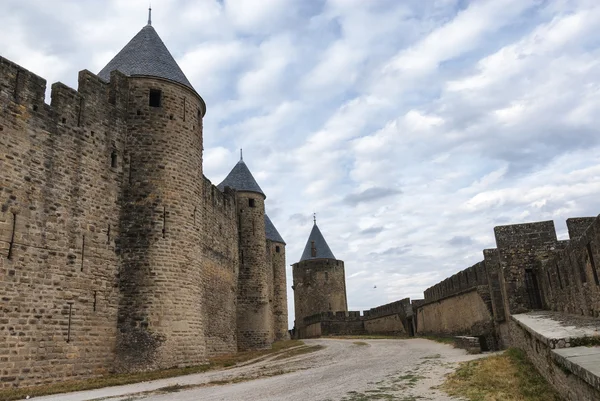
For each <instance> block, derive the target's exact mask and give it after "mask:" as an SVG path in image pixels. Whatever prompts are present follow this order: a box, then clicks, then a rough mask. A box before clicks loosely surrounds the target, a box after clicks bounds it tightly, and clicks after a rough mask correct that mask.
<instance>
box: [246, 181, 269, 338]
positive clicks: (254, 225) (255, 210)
mask: <svg viewBox="0 0 600 401" xmlns="http://www.w3.org/2000/svg"><path fill="white" fill-rule="evenodd" d="M237 208H238V213H239V214H238V219H239V228H238V231H239V235H240V237H239V238H240V256H239V257H240V272H239V281H238V289H237V290H238V293H237V297H238V298H237V330H238V333H237V341H238V349H240V350H248V349H257V348H268V347H270V346H271V344H272V342H273V305H272V303H271V302H269V296H270V295H271V287H272V286H270V285H269V282H270V277H272V265H271V264H269V263H267V256H266V255H267V252H266V241H267V240H266V236H265V196H264V195H261V194H257V193H254V192H245V191H244V192H242V191H240V192H237ZM269 256H270V255H269ZM271 283H272V279H271Z"/></svg>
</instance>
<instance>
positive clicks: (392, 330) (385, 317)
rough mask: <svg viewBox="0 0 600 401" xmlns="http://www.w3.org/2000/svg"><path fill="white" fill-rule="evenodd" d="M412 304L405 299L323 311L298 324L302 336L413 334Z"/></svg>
mask: <svg viewBox="0 0 600 401" xmlns="http://www.w3.org/2000/svg"><path fill="white" fill-rule="evenodd" d="M410 327H412V306H411V302H410V299H408V298H405V299H402V300H399V301H395V302H392V303H389V304H385V305H381V306H378V307H376V308H371V309H369V310H368V311H363V313H362V315H361V313H360V312H359V311H347V312H346V311H337V312H320V313H316V314H314V315H311V316H307V317H306V318H304V319H303V322H302V325H300V326H296V329H297V330H298V332H297V336H298V338H311V337H319V336H344V335H366V334H373V335H390V336H405V335H409V334H410V333H411V329H410Z"/></svg>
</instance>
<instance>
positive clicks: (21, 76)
mask: <svg viewBox="0 0 600 401" xmlns="http://www.w3.org/2000/svg"><path fill="white" fill-rule="evenodd" d="M45 88H46V81H45V80H44V79H42V78H40V77H38V76H36V75H34V74H32V73H31V72H29V71H26V70H24V69H23V68H22V67H20V66H18V65H16V64H14V63H11V62H10V61H8V60H6V59H4V58H1V57H0V171H1V172H2V174H1V175H0V297H1V300H2V303H1V304H0V388H8V387H17V386H30V385H37V384H46V383H51V382H57V381H62V380H65V379H74V378H87V377H95V376H101V375H103V374H106V373H108V372H112V371H139V370H149V369H156V368H164V367H172V366H186V365H193V364H199V363H204V362H206V358H207V357H208V356H211V355H217V354H223V353H231V352H235V351H236V350H237V349H238V344H241V347H240V348H243V349H248V348H262V347H266V346H269V345H270V344H271V342H272V341H273V337H276V338H281V337H282V333H284V332H286V331H287V330H286V329H287V327H285V326H286V325H284V321H286V320H287V303H286V302H285V297H286V292H285V249H284V248H283V246H281V247H280V252H279V253H277V252H275V251H273V252H269V254H271V253H272V255H274V256H273V257H271V258H270V262H269V263H267V247H268V246H271V245H273V244H269V243H267V241H266V238H265V227H264V202H263V201H264V197H263V196H262V195H257V194H244V193H236V192H235V191H233V190H229V189H225V190H224V192H222V191H219V190H218V189H217V188H216V187H215V186H214V185H212V184H211V183H210V181H208V180H207V179H206V178H205V177H203V175H202V116H203V114H204V103H203V101H202V99H200V98H199V97H198V95H197V94H196V93H195V92H194V91H193V90H192V89H190V88H188V87H187V86H185V85H181V84H179V83H175V82H171V81H168V80H164V79H155V78H150V77H126V76H125V75H123V74H121V73H119V72H116V71H115V72H113V73H112V74H111V76H110V82H105V81H103V80H102V79H100V78H99V77H98V76H96V75H94V74H92V73H90V72H88V71H82V72H81V73H80V74H79V86H78V90H74V89H71V88H68V87H66V86H65V85H63V84H60V83H56V84H54V85H52V94H51V95H52V97H51V98H52V102H51V105H47V104H45V103H44V97H45ZM151 89H155V90H161V105H160V107H151V106H150V105H149V91H150V90H151ZM249 196H254V197H256V207H255V208H252V210H250V208H249V207H248V197H249ZM273 249H274V248H273ZM242 254H244V257H245V260H244V261H242V257H241V256H242ZM270 296H271V297H270ZM269 300H271V301H272V303H273V305H274V306H271V304H270V303H269ZM272 308H273V310H276V314H273V313H272V310H271V309H272ZM240 334H241V338H242V339H241V341H240Z"/></svg>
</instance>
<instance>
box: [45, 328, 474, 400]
mask: <svg viewBox="0 0 600 401" xmlns="http://www.w3.org/2000/svg"><path fill="white" fill-rule="evenodd" d="M304 342H305V343H306V344H307V345H309V346H310V345H323V346H325V348H324V349H322V350H319V351H316V352H313V353H310V354H304V355H299V356H295V357H292V358H286V359H280V360H274V359H273V358H272V357H271V358H267V359H263V360H260V361H255V362H253V363H249V364H245V365H243V366H238V367H235V368H232V369H226V370H222V371H212V372H206V373H200V374H194V375H189V376H181V377H175V378H171V379H163V380H156V381H153V382H145V383H139V384H132V385H127V386H119V387H111V388H105V389H99V390H92V391H85V392H79V393H71V394H59V395H56V396H49V397H39V398H35V400H44V401H59V400H60V401H82V400H100V399H103V400H110V401H125V400H127V401H134V400H144V401H172V400H180V401H192V400H193V401H196V400H215V401H216V400H223V401H237V400H239V401H259V400H260V401H271V400H272V401H286V400H294V401H296V400H319V401H338V400H339V401H362V400H370V399H385V400H400V401H412V400H439V401H450V400H456V399H455V398H452V397H449V396H447V395H445V394H444V393H442V392H441V391H438V390H436V389H435V388H434V387H435V386H437V385H439V384H441V383H442V381H443V379H444V375H445V374H446V373H449V372H451V371H453V370H454V369H455V368H456V366H457V362H461V361H467V360H472V359H475V358H478V357H480V356H479V355H467V354H466V352H465V351H463V350H460V349H455V348H452V347H451V346H449V345H445V344H440V343H436V342H433V341H429V340H425V339H418V338H417V339H408V340H334V339H315V340H304Z"/></svg>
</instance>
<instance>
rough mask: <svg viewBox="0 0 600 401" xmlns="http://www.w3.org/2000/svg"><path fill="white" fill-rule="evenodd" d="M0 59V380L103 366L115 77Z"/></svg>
mask: <svg viewBox="0 0 600 401" xmlns="http://www.w3.org/2000/svg"><path fill="white" fill-rule="evenodd" d="M112 78H113V79H112V80H111V82H110V83H105V82H103V81H101V80H100V79H99V78H98V77H97V76H95V75H93V74H91V73H90V72H88V71H82V72H81V73H80V74H79V89H78V90H77V91H76V90H74V89H71V88H68V87H67V86H65V85H63V84H60V83H56V84H54V85H52V92H51V98H52V102H51V105H48V104H45V103H44V96H45V89H46V81H45V80H44V79H42V78H40V77H38V76H36V75H35V74H32V73H31V72H29V71H27V70H25V69H23V68H22V67H20V66H18V65H16V64H14V63H12V62H10V61H8V60H6V59H4V58H0V171H1V172H2V174H1V175H0V294H2V309H1V310H2V313H1V314H0V355H2V357H0V372H1V375H2V380H0V387H14V386H20V385H32V384H44V383H50V382H54V381H57V380H64V379H65V378H84V377H91V376H97V375H100V374H103V373H107V372H109V371H110V370H111V369H112V368H113V359H114V349H115V345H116V337H117V310H118V302H119V292H118V288H117V283H118V275H119V262H118V258H117V255H116V251H115V239H116V238H118V236H119V223H118V222H119V215H120V187H121V183H122V181H123V178H124V158H123V153H124V136H125V132H126V129H125V115H124V110H125V108H126V106H125V99H126V98H127V81H126V79H125V78H124V77H123V76H122V75H120V74H118V73H116V74H113V76H112Z"/></svg>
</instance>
